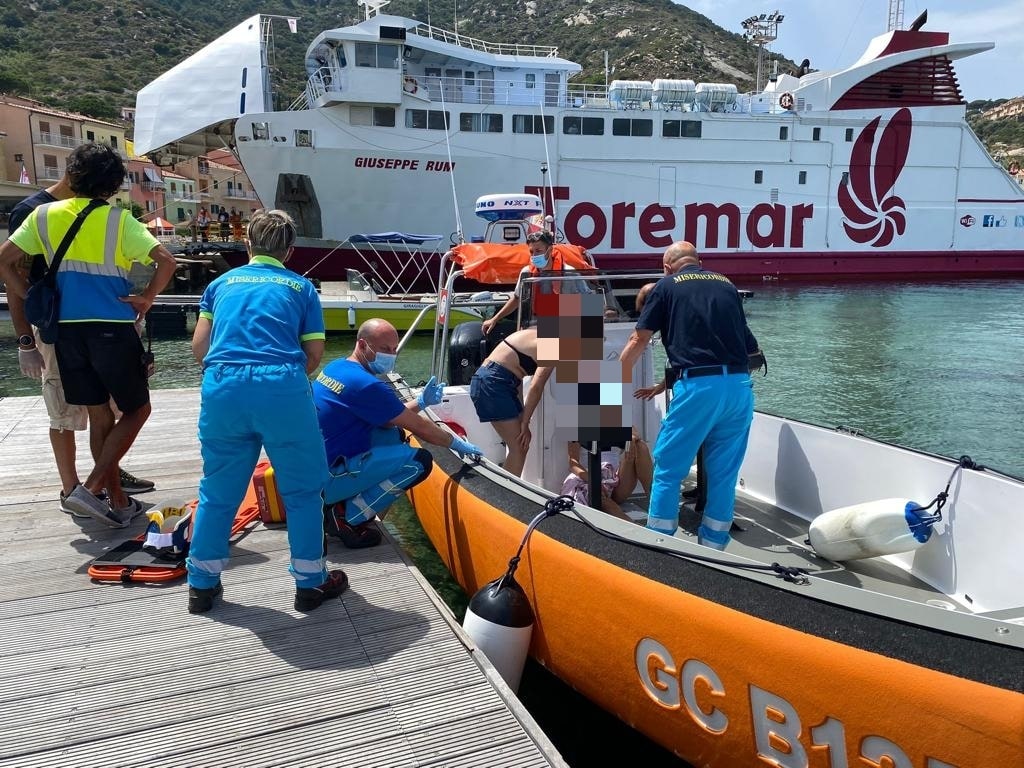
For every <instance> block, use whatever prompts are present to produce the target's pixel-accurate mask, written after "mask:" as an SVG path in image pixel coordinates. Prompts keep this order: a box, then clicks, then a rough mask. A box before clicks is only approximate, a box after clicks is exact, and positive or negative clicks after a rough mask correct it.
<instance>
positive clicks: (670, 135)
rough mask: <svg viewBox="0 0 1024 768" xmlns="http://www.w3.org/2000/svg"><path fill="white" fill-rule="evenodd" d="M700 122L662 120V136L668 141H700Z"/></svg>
mask: <svg viewBox="0 0 1024 768" xmlns="http://www.w3.org/2000/svg"><path fill="white" fill-rule="evenodd" d="M700 130H701V122H700V120H662V121H661V135H662V136H664V137H665V138H667V139H699V138H700Z"/></svg>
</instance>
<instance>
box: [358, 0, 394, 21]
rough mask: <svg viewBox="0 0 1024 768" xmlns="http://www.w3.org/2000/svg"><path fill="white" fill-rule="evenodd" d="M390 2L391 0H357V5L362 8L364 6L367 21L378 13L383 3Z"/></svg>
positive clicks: (388, 3) (387, 3)
mask: <svg viewBox="0 0 1024 768" xmlns="http://www.w3.org/2000/svg"><path fill="white" fill-rule="evenodd" d="M390 4H391V0H359V2H358V5H361V6H363V7H364V8H366V11H365V14H366V16H365V21H369V20H370V19H372V18H373V17H374V16H377V15H378V14H379V13H380V9H381V8H383V7H384V6H385V5H390Z"/></svg>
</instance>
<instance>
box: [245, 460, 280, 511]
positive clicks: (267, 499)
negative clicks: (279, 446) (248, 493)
mask: <svg viewBox="0 0 1024 768" xmlns="http://www.w3.org/2000/svg"><path fill="white" fill-rule="evenodd" d="M252 490H253V491H254V492H255V494H256V506H257V507H259V510H260V519H261V520H263V524H264V525H267V524H271V525H273V524H278V525H280V524H283V523H284V522H285V512H284V502H283V501H281V494H280V493H279V492H278V490H277V479H276V478H275V477H274V468H273V467H272V466H270V462H269V461H261V462H260V463H259V464H257V465H256V471H255V472H253V473H252Z"/></svg>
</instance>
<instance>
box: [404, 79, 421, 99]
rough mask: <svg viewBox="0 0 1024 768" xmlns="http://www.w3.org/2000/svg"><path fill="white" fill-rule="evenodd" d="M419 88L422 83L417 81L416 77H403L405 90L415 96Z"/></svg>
mask: <svg viewBox="0 0 1024 768" xmlns="http://www.w3.org/2000/svg"><path fill="white" fill-rule="evenodd" d="M419 89H420V84H419V83H417V82H416V78H415V77H411V76H409V75H406V76H405V77H403V78H402V90H403V91H405V92H406V93H408V94H412V95H413V96H415V95H416V93H417V92H418V91H419Z"/></svg>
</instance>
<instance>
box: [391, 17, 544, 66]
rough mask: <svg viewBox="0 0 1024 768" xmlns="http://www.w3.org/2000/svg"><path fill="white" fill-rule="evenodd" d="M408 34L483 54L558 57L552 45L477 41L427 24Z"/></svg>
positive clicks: (413, 29) (415, 28) (411, 30)
mask: <svg viewBox="0 0 1024 768" xmlns="http://www.w3.org/2000/svg"><path fill="white" fill-rule="evenodd" d="M409 32H410V33H412V34H414V35H419V36H420V37H429V38H430V39H431V40H440V41H441V42H443V43H450V44H451V45H458V46H460V47H462V48H472V49H473V50H474V51H484V52H485V53H497V54H502V55H506V56H544V57H547V58H553V57H556V56H558V48H557V47H556V46H553V45H525V44H521V43H491V42H488V41H487V40H478V39H477V38H475V37H469V36H467V35H460V34H459V33H458V32H449V31H448V30H446V29H441V28H439V27H432V26H430V25H428V24H420V25H419V26H417V27H414V28H412V29H410V30H409Z"/></svg>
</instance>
